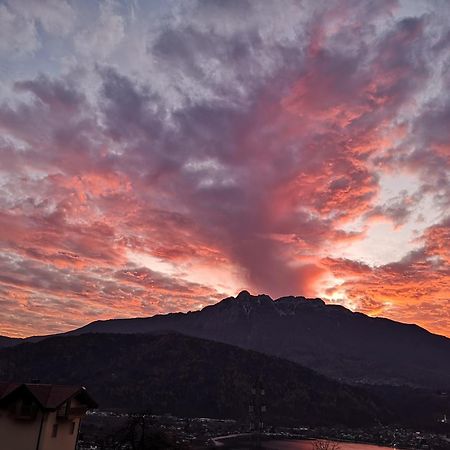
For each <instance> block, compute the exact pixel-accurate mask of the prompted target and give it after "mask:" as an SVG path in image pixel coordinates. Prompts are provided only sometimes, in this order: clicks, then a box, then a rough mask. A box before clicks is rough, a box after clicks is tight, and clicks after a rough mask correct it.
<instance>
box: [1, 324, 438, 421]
mask: <svg viewBox="0 0 450 450" xmlns="http://www.w3.org/2000/svg"><path fill="white" fill-rule="evenodd" d="M32 379H39V380H40V382H42V383H58V384H64V383H66V384H67V383H68V384H83V385H85V386H86V387H87V388H88V389H89V392H90V393H91V394H92V396H93V397H94V398H95V399H96V401H97V402H98V403H99V404H100V407H101V408H103V409H107V408H118V409H121V410H124V411H130V412H138V411H149V410H150V411H152V412H153V413H155V414H164V413H172V414H175V415H178V416H183V417H190V416H195V417H205V416H206V417H217V418H236V419H240V420H243V421H245V420H247V418H248V417H247V415H248V407H249V404H250V402H251V398H252V388H253V387H254V386H255V381H256V380H259V382H260V383H261V385H262V386H263V388H264V390H265V393H264V403H265V404H266V405H267V414H266V416H265V419H266V421H267V422H269V423H281V424H285V425H287V424H291V425H299V424H303V425H336V424H342V425H348V426H369V425H371V424H379V423H384V424H396V425H397V424H399V425H406V426H416V427H419V428H420V429H422V428H426V427H433V426H435V424H436V423H437V418H438V417H441V415H442V411H443V409H442V407H443V404H442V399H441V398H440V396H439V395H437V394H435V393H433V392H430V391H425V390H417V389H415V390H413V389H411V388H407V387H400V388H398V387H384V386H352V385H346V384H344V383H340V382H338V381H335V380H331V379H329V378H327V377H325V376H322V375H320V374H318V373H316V372H314V371H312V370H310V369H307V368H304V367H302V366H300V365H298V364H296V363H293V362H290V361H287V360H284V359H280V358H276V357H273V356H268V355H264V354H262V353H258V352H254V351H251V350H244V349H241V348H238V347H235V346H231V345H228V344H222V343H219V342H214V341H207V340H204V339H199V338H194V337H190V336H185V335H181V334H174V333H161V334H134V335H123V334H83V335H79V336H66V337H62V336H58V337H52V338H48V339H45V340H42V341H40V342H37V343H24V344H20V345H17V346H15V347H10V348H5V349H2V350H0V380H15V381H30V380H32Z"/></svg>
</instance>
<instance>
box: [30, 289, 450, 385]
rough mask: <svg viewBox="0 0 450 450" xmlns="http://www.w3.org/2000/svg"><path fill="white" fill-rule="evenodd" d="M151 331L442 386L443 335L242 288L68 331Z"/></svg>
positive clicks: (326, 370)
mask: <svg viewBox="0 0 450 450" xmlns="http://www.w3.org/2000/svg"><path fill="white" fill-rule="evenodd" d="M155 331H175V332H179V333H183V334H187V335H191V336H197V337H201V338H205V339H210V340H215V341H219V342H224V343H228V344H232V345H237V346H239V347H242V348H246V349H252V350H256V351H260V352H263V353H266V354H270V355H274V356H278V357H281V358H286V359H288V360H291V361H294V362H298V363H300V364H302V365H304V366H306V367H309V368H312V369H314V370H317V371H319V372H321V373H322V374H325V375H327V376H330V377H333V378H335V379H340V380H345V381H350V382H361V383H375V384H379V383H381V384H409V385H415V386H423V387H445V388H447V387H448V386H450V339H448V338H446V337H443V336H438V335H434V334H432V333H429V332H428V331H426V330H424V329H423V328H420V327H419V326H417V325H408V324H403V323H399V322H394V321H392V320H388V319H383V318H371V317H368V316H366V315H364V314H361V313H354V312H352V311H350V310H348V309H346V308H344V307H342V306H338V305H326V304H325V303H324V302H323V301H322V300H321V299H307V298H305V297H282V298H279V299H278V300H275V301H274V300H272V299H271V298H270V297H269V296H267V295H258V296H252V295H250V294H249V293H248V292H247V291H243V292H241V293H240V294H239V295H238V296H237V297H236V298H234V297H230V298H226V299H224V300H222V301H221V302H219V303H217V304H215V305H212V306H207V307H206V308H203V309H202V310H201V311H196V312H188V313H175V314H166V315H157V316H154V317H150V318H137V319H116V320H106V321H97V322H92V323H90V324H89V325H87V326H85V327H82V328H79V329H77V330H75V331H72V332H69V333H68V335H73V334H83V333H127V334H134V333H148V332H155ZM35 339H36V338H35Z"/></svg>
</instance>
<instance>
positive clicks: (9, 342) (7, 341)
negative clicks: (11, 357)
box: [0, 336, 22, 349]
mask: <svg viewBox="0 0 450 450" xmlns="http://www.w3.org/2000/svg"><path fill="white" fill-rule="evenodd" d="M21 342H22V339H20V338H10V337H7V336H0V349H1V348H6V347H13V346H14V345H17V344H20V343H21Z"/></svg>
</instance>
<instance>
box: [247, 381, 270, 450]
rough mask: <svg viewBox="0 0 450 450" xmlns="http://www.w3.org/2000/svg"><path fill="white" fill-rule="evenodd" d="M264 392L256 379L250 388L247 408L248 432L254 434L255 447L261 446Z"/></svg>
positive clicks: (264, 406)
mask: <svg viewBox="0 0 450 450" xmlns="http://www.w3.org/2000/svg"><path fill="white" fill-rule="evenodd" d="M265 397H266V391H265V389H264V386H263V384H262V382H261V379H260V378H258V379H257V380H256V381H255V384H254V385H253V387H252V391H251V398H250V404H249V406H248V412H249V419H250V431H252V432H254V433H255V436H256V442H257V447H260V446H261V435H262V433H263V431H264V414H265V413H266V410H267V407H266V401H265Z"/></svg>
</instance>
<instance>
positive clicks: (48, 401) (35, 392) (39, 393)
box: [0, 383, 98, 410]
mask: <svg viewBox="0 0 450 450" xmlns="http://www.w3.org/2000/svg"><path fill="white" fill-rule="evenodd" d="M24 391H25V392H28V393H29V394H31V395H32V396H33V397H34V399H35V400H36V401H37V402H38V403H39V405H40V406H41V407H42V408H43V409H50V410H54V409H57V408H58V407H59V406H61V405H62V404H63V403H64V402H65V401H67V400H69V399H71V398H77V399H78V400H79V401H81V402H82V403H84V404H85V405H87V406H88V407H89V408H97V406H98V405H97V403H96V402H95V401H94V400H93V399H92V397H91V396H90V395H89V394H88V392H87V391H86V389H85V388H84V387H83V386H64V385H58V384H35V383H22V384H20V383H0V405H1V404H2V403H6V402H7V401H8V399H10V398H11V397H13V396H16V395H20V393H21V392H24Z"/></svg>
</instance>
